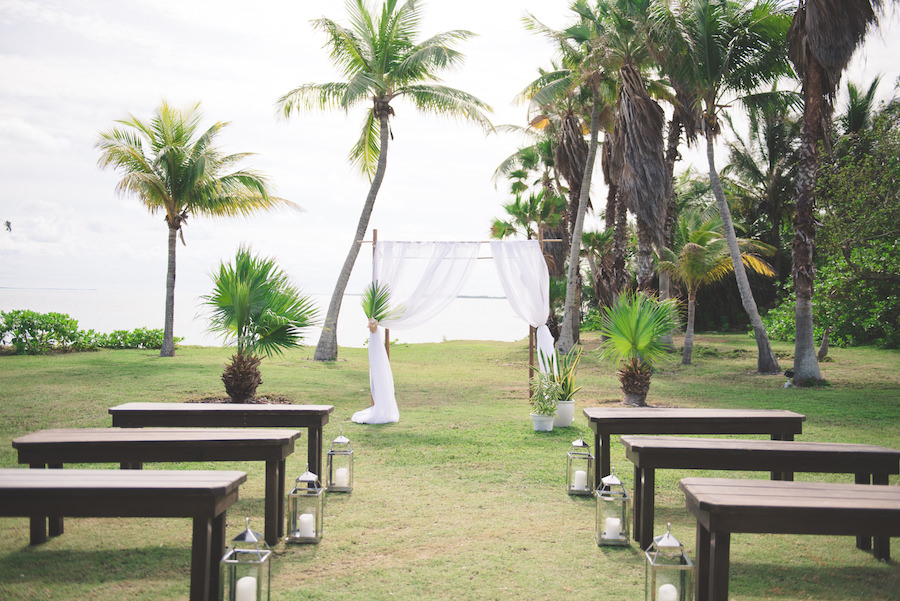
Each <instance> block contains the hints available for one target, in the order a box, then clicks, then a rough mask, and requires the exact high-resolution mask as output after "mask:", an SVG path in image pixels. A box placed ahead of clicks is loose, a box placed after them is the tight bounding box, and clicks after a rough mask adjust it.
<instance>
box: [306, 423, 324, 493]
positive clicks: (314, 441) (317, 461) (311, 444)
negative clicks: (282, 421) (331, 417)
mask: <svg viewBox="0 0 900 601" xmlns="http://www.w3.org/2000/svg"><path fill="white" fill-rule="evenodd" d="M306 436H307V438H308V439H309V440H308V441H307V445H306V457H307V461H308V462H309V471H311V472H313V473H314V474H315V475H317V476H318V477H319V481H320V482H322V483H323V484H324V482H325V475H324V474H323V473H322V425H321V424H319V425H318V426H310V427H309V428H308V429H307V434H306Z"/></svg>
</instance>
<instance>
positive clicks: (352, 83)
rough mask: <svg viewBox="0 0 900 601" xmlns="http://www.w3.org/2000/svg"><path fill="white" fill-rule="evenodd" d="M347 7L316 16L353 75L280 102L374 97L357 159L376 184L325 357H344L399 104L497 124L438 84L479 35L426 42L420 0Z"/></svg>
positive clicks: (341, 282)
mask: <svg viewBox="0 0 900 601" xmlns="http://www.w3.org/2000/svg"><path fill="white" fill-rule="evenodd" d="M346 5H347V12H348V13H349V15H350V21H351V25H350V27H349V28H348V27H345V26H343V25H340V24H338V23H336V22H335V21H332V20H331V19H327V18H321V19H317V20H315V21H313V25H314V27H315V28H317V29H319V30H321V31H323V32H325V34H326V35H327V37H328V41H327V44H328V46H329V47H330V49H331V59H332V61H333V62H334V64H335V65H336V66H337V67H338V68H339V69H340V70H341V72H342V74H343V76H344V77H345V78H346V80H345V81H340V82H334V83H324V84H316V83H308V84H304V85H301V86H300V87H298V88H295V89H294V90H291V91H290V92H288V93H287V94H285V95H284V96H282V97H281V98H280V99H279V101H278V102H279V105H280V107H281V110H282V111H283V113H284V115H285V116H286V117H290V116H291V115H292V114H294V113H295V112H297V111H299V110H301V109H305V110H309V109H328V108H339V109H343V110H349V109H350V108H351V107H354V106H356V105H358V104H360V103H365V102H371V103H372V104H371V107H370V108H369V109H368V111H367V113H366V118H365V122H364V123H363V129H362V133H361V134H360V137H359V140H358V141H357V142H356V144H355V145H354V146H353V149H352V150H351V151H350V159H351V161H352V162H353V163H354V164H357V165H358V166H359V167H360V168H361V170H362V171H363V173H365V174H367V175H368V176H369V177H371V185H370V187H369V193H368V195H367V196H366V201H365V203H364V204H363V210H362V213H361V214H360V216H359V222H358V224H357V226H356V233H355V234H354V236H353V242H352V244H351V245H350V251H349V252H348V253H347V258H346V259H345V260H344V265H343V267H342V268H341V272H340V274H339V276H338V280H337V283H336V284H335V287H334V292H333V293H332V296H331V302H330V303H329V305H328V312H327V314H326V316H325V323H324V326H323V328H322V334H321V336H320V337H319V342H318V344H317V345H316V352H315V356H314V358H315V360H317V361H334V360H335V359H337V353H338V347H337V320H338V315H339V313H340V310H341V301H342V300H343V297H344V290H346V288H347V283H348V282H349V280H350V273H351V271H352V270H353V264H354V263H355V262H356V257H357V255H358V254H359V248H360V243H359V241H360V240H362V239H363V238H364V237H365V234H366V229H367V228H368V225H369V217H370V216H371V214H372V208H373V207H374V205H375V197H376V196H377V195H378V190H379V188H380V187H381V182H382V180H383V179H384V173H385V169H386V167H387V151H388V140H389V139H390V137H391V132H390V126H389V119H390V117H391V116H393V115H394V108H393V106H391V102H392V101H393V100H394V99H395V98H398V97H403V98H407V99H409V101H410V102H412V104H413V106H415V108H417V109H418V110H420V111H422V112H423V113H426V114H427V113H433V114H438V115H448V116H452V117H456V118H462V119H466V120H469V121H474V122H476V123H480V124H481V125H483V126H484V127H485V128H490V127H491V125H490V122H489V121H488V119H487V117H486V116H485V111H490V107H489V106H488V105H486V104H485V103H484V102H482V101H481V100H478V99H477V98H475V97H474V96H472V95H471V94H468V93H466V92H463V91H461V90H457V89H455V88H451V87H447V86H444V85H438V84H435V83H431V82H434V81H437V74H438V72H439V71H441V70H443V69H446V68H448V67H452V66H455V65H457V64H459V63H461V62H462V58H463V56H462V54H460V53H459V52H457V51H456V50H454V49H453V48H452V47H451V45H452V44H453V43H454V42H456V41H461V40H466V39H468V38H469V37H471V36H472V33H470V32H468V31H461V30H455V31H448V32H444V33H439V34H437V35H435V36H433V37H431V38H429V39H427V40H425V41H422V42H418V41H416V37H417V35H418V33H419V32H418V29H419V24H420V22H421V12H420V10H419V9H420V6H421V5H420V4H419V3H418V2H417V1H416V0H407V1H406V2H404V3H403V4H399V3H398V0H385V1H384V2H383V4H382V6H381V10H380V11H379V10H377V9H376V8H374V7H370V6H369V5H368V4H367V3H366V2H365V0H347V3H346Z"/></svg>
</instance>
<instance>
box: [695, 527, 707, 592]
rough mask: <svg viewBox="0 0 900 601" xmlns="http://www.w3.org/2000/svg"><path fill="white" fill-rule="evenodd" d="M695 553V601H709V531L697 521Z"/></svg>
mask: <svg viewBox="0 0 900 601" xmlns="http://www.w3.org/2000/svg"><path fill="white" fill-rule="evenodd" d="M694 552H695V553H696V554H697V563H696V566H697V567H696V570H697V574H696V579H695V581H694V597H695V598H696V599H695V601H709V593H710V590H709V531H708V530H707V529H706V528H704V527H703V525H702V524H701V523H700V520H697V538H696V544H695V550H694Z"/></svg>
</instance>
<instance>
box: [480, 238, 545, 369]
mask: <svg viewBox="0 0 900 601" xmlns="http://www.w3.org/2000/svg"><path fill="white" fill-rule="evenodd" d="M491 253H492V254H493V255H494V264H495V266H496V267H497V275H498V276H500V283H501V284H502V285H503V292H504V293H505V294H506V298H507V300H509V304H510V305H512V308H513V310H514V311H515V312H516V315H518V316H519V317H521V318H522V319H524V320H525V321H527V322H528V324H529V325H530V326H532V327H533V328H536V329H537V332H536V340H537V348H538V351H539V352H538V358H539V361H538V365H539V367H540V369H541V371H544V372H546V371H549V369H550V366H548V365H547V364H546V361H545V360H544V359H545V358H550V359H551V360H552V358H553V357H555V351H554V346H553V345H554V341H553V334H551V333H550V328H548V327H547V319H548V318H549V317H550V272H549V271H548V270H547V262H546V261H545V260H544V253H543V252H541V245H540V243H539V242H538V241H537V240H517V241H504V242H500V241H496V242H491Z"/></svg>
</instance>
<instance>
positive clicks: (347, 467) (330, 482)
mask: <svg viewBox="0 0 900 601" xmlns="http://www.w3.org/2000/svg"><path fill="white" fill-rule="evenodd" d="M325 473H326V479H325V482H326V487H327V488H328V492H350V491H352V490H353V450H352V449H334V448H332V449H331V450H330V451H328V455H327V460H326V470H325Z"/></svg>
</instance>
